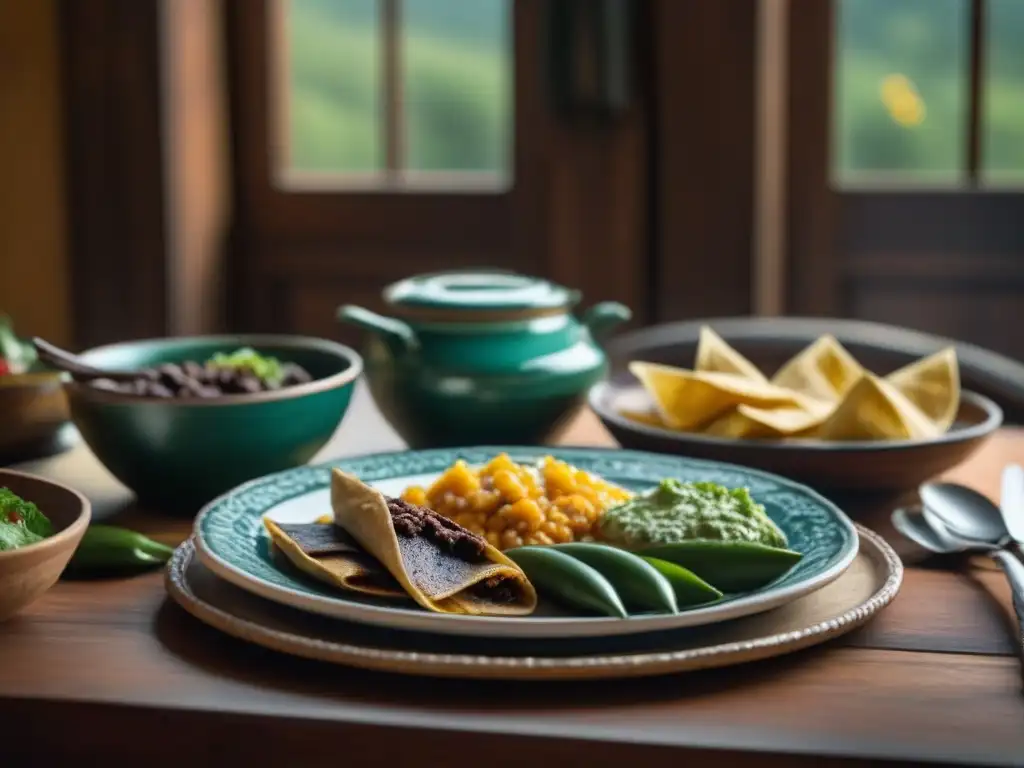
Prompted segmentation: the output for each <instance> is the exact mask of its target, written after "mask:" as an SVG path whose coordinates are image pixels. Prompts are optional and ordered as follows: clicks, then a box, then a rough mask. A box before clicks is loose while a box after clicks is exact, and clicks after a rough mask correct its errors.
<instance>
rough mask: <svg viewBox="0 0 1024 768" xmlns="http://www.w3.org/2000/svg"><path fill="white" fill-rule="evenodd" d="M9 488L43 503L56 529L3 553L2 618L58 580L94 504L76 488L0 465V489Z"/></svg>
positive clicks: (0, 567) (0, 557)
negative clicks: (41, 539)
mask: <svg viewBox="0 0 1024 768" xmlns="http://www.w3.org/2000/svg"><path fill="white" fill-rule="evenodd" d="M3 487H6V488H10V489H11V490H12V491H13V492H14V493H16V494H18V495H19V496H20V497H21V498H23V499H25V500H27V501H31V502H33V503H35V504H36V506H38V507H39V509H40V511H41V512H42V513H43V514H44V515H46V516H47V517H48V518H49V519H50V522H52V523H53V528H54V531H55V533H54V534H53V536H51V537H50V538H48V539H44V540H43V541H40V542H38V543H36V544H30V545H28V546H27V547H21V548H19V549H12V550H8V551H6V552H0V621H4V620H5V619H9V618H10V617H11V616H13V615H14V614H15V613H17V612H18V611H20V610H21V609H22V608H24V607H25V606H27V605H29V604H31V603H32V602H33V601H35V600H36V599H37V598H38V597H39V596H40V595H42V594H43V593H44V592H46V590H48V589H49V588H50V587H52V586H53V585H54V583H55V582H56V581H57V579H58V578H59V577H60V575H61V573H63V571H64V568H65V567H66V566H67V564H68V561H69V560H71V556H72V555H73V554H74V553H75V549H77V547H78V543H79V542H80V541H81V540H82V535H83V534H84V533H85V529H86V528H88V527H89V519H90V518H91V517H92V505H91V504H90V503H89V500H88V499H87V498H85V496H83V495H82V494H80V493H79V492H78V491H74V490H72V489H71V488H68V487H67V486H64V485H60V484H59V483H55V482H53V481H51V480H44V479H43V478H41V477H36V476H35V475H29V474H26V473H24V472H15V471H14V470H10V469H0V488H3Z"/></svg>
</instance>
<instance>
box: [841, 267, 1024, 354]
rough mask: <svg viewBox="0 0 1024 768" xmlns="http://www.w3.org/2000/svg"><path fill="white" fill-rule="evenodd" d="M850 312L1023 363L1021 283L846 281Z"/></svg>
mask: <svg viewBox="0 0 1024 768" xmlns="http://www.w3.org/2000/svg"><path fill="white" fill-rule="evenodd" d="M848 292H849V293H848V297H849V298H848V301H849V311H850V314H851V315H852V316H854V317H859V318H864V319H865V320H874V321H877V322H882V323H891V324H894V325H902V326H905V327H907V328H913V329H915V330H921V331H927V332H930V333H936V334H940V335H943V336H949V337H952V338H956V339H960V340H962V341H967V342H971V343H974V344H978V345H979V346H983V347H986V348H988V349H991V350H993V351H996V352H1001V353H1003V354H1006V355H1009V356H1010V357H1014V358H1016V359H1018V360H1024V335H1022V334H1021V333H1020V331H1019V328H1020V318H1021V308H1022V307H1021V295H1022V293H1024V282H1020V281H1018V282H1016V283H1015V284H1008V285H1004V286H1001V287H1000V288H999V289H993V288H989V289H978V288H974V289H971V288H968V289H967V290H965V287H964V285H963V283H962V282H960V281H958V280H948V281H945V282H935V281H933V282H931V283H930V284H927V285H921V283H920V282H919V281H918V280H915V279H913V278H909V279H903V280H900V279H894V278H891V277H887V278H885V279H884V280H866V279H859V280H858V279H854V280H851V282H850V284H849V287H848Z"/></svg>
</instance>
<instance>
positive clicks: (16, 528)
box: [0, 488, 53, 552]
mask: <svg viewBox="0 0 1024 768" xmlns="http://www.w3.org/2000/svg"><path fill="white" fill-rule="evenodd" d="M52 535H53V525H52V524H51V523H50V520H49V519H48V518H47V517H46V515H44V514H43V513H42V512H40V511H39V507H37V506H36V505H35V504H33V503H32V502H31V501H25V500H24V499H23V498H21V497H20V496H18V495H17V494H16V493H14V491H12V490H11V489H9V488H0V552H3V551H5V550H8V549H17V548H18V547H24V546H27V545H28V544H35V543H36V542H37V541H42V540H43V539H45V538H47V537H49V536H52Z"/></svg>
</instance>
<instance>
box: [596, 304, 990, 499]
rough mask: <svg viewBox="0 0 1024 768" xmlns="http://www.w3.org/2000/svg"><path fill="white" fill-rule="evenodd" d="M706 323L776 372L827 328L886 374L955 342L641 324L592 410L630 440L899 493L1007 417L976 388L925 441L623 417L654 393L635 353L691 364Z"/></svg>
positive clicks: (870, 329)
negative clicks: (636, 365)
mask: <svg viewBox="0 0 1024 768" xmlns="http://www.w3.org/2000/svg"><path fill="white" fill-rule="evenodd" d="M702 325H709V326H710V327H712V328H713V329H715V330H716V331H717V332H718V333H719V334H720V335H722V337H723V338H724V339H725V340H726V341H727V342H728V343H729V344H730V345H732V346H733V347H735V348H736V349H737V351H739V352H740V353H741V354H743V355H744V356H745V357H747V358H748V359H749V360H750V361H751V362H753V363H754V364H755V365H757V366H758V367H759V368H760V369H761V370H764V371H774V370H776V369H777V368H778V367H779V365H781V364H782V363H783V362H784V361H785V360H787V359H788V358H789V357H791V356H792V355H793V354H796V353H797V352H799V351H800V350H801V349H803V348H804V347H805V346H806V345H807V344H809V343H810V342H812V341H814V340H815V339H816V338H818V337H819V336H821V335H822V334H823V333H832V334H833V335H835V336H836V338H837V339H838V340H839V341H840V343H842V344H843V345H844V346H845V347H847V349H849V350H850V352H851V353H852V354H853V355H854V356H855V357H856V358H857V359H858V360H859V361H861V362H862V364H864V365H865V367H867V368H868V369H869V370H873V371H876V372H878V373H881V374H884V373H887V372H889V371H891V370H893V369H895V368H897V367H899V366H901V365H904V364H906V363H908V362H911V361H912V360H914V359H916V358H918V357H920V356H923V355H925V354H930V353H931V352H934V351H937V350H938V349H940V348H942V346H946V341H948V340H943V339H929V338H928V337H925V336H923V335H921V334H910V335H911V336H913V337H914V338H912V339H911V340H910V341H912V342H914V343H910V341H907V339H905V338H904V335H901V332H900V331H899V329H894V333H892V334H888V333H886V328H885V326H878V325H876V324H869V323H857V322H851V321H813V320H807V319H802V318H799V319H789V318H784V319H772V320H763V319H755V318H744V319H736V318H725V319H720V320H703V321H698V322H692V323H678V324H674V325H669V326H660V327H653V328H648V329H644V330H642V331H638V332H634V333H631V334H628V335H625V336H623V337H620V338H618V339H616V340H615V344H614V345H613V346H612V347H611V348H610V354H611V356H612V360H613V368H614V370H613V372H612V374H611V376H610V377H609V379H608V380H607V381H606V382H601V383H599V384H597V385H596V386H594V387H593V388H592V389H591V391H590V394H589V404H590V406H591V408H592V409H593V410H594V412H595V413H597V415H598V416H599V417H600V418H601V421H602V422H603V423H604V425H605V427H606V428H607V429H608V431H609V432H611V434H612V435H613V436H614V437H615V439H616V440H617V441H618V442H619V444H620V445H622V446H623V447H626V448H632V449H636V450H645V451H655V452H658V453H669V454H678V455H682V456H693V457H699V458H706V459H713V460H718V461H730V462H735V463H737V464H743V465H745V466H750V467H757V468H758V469H764V470H767V471H770V472H775V473H778V474H780V475H783V476H785V477H789V478H792V479H795V480H798V481H801V482H805V483H807V484H808V485H809V486H811V487H813V488H815V489H817V490H819V491H822V492H823V493H826V494H828V495H846V494H850V493H865V492H871V493H876V492H877V493H885V494H889V493H892V494H900V493H903V492H907V491H912V490H913V489H915V488H917V486H918V485H920V483H922V482H924V481H925V480H928V479H929V478H932V477H934V476H935V475H937V474H940V473H942V472H944V471H945V470H947V469H950V468H952V467H954V466H956V465H957V464H960V463H961V462H963V461H964V460H965V459H966V458H967V457H968V456H970V455H971V454H972V453H974V451H976V450H977V449H978V448H979V447H980V446H981V445H982V444H983V443H984V441H985V440H986V439H988V437H990V436H991V435H992V433H993V432H995V431H996V430H997V429H998V428H999V427H1000V425H1001V424H1002V421H1003V413H1002V410H1001V409H1000V407H999V406H998V405H996V403H995V402H993V401H992V400H991V399H990V398H988V397H986V396H984V395H981V394H978V393H976V392H970V391H963V392H962V395H961V403H960V410H959V413H958V415H957V418H956V421H955V423H954V424H953V426H952V427H951V428H950V429H949V431H948V432H946V433H945V434H943V435H941V436H939V437H937V438H934V439H928V440H900V441H881V440H879V441H844V442H832V441H817V440H806V439H804V440H796V439H794V440H744V439H735V438H723V437H714V436H709V435H703V434H696V433H686V432H678V431H675V430H669V429H662V428H658V427H654V426H648V425H645V424H640V423H637V422H636V421H633V420H631V419H628V418H626V417H624V416H622V415H621V411H622V410H623V409H626V410H643V408H644V406H646V404H647V403H649V398H648V396H647V393H646V392H645V391H644V389H643V387H642V386H641V384H640V383H639V382H638V381H637V380H636V378H635V377H634V376H633V375H632V374H631V373H629V371H628V370H627V368H626V366H627V365H628V363H629V361H630V360H646V361H650V362H658V363H665V364H668V365H675V366H680V367H684V368H689V367H691V366H692V364H693V360H694V356H695V354H696V347H697V342H698V339H699V332H700V327H701V326H702ZM901 341H902V342H905V344H904V346H905V347H906V348H905V349H904V348H903V347H901V346H900V342H901ZM969 351H970V350H968V352H969ZM959 352H960V350H959V348H958V354H959ZM968 359H970V358H969V355H968ZM961 370H962V372H963V380H964V382H965V384H966V383H969V382H970V381H971V371H969V370H964V366H963V363H961Z"/></svg>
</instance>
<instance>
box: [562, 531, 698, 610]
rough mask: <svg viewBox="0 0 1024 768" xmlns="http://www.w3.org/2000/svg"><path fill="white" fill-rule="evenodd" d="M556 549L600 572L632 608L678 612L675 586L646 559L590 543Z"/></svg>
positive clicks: (568, 545) (615, 548)
mask: <svg viewBox="0 0 1024 768" xmlns="http://www.w3.org/2000/svg"><path fill="white" fill-rule="evenodd" d="M554 549H555V550H557V551H559V552H565V553H566V554H567V555H570V556H571V557H574V558H576V559H577V560H579V561H581V562H583V563H586V564H587V565H589V566H590V567H592V568H594V569H595V570H597V572H598V573H600V574H601V575H602V576H604V577H605V578H606V579H608V581H609V582H611V585H612V587H614V589H615V591H616V592H617V593H618V595H619V597H620V598H621V599H622V601H623V602H624V603H625V604H626V605H627V606H628V607H630V608H632V607H634V606H635V607H637V608H640V609H642V610H653V611H658V612H659V613H676V612H677V611H678V608H677V606H676V593H675V592H674V591H673V589H672V584H671V583H670V581H669V580H668V579H666V578H665V577H664V576H663V575H662V574H660V573H659V572H658V570H657V569H656V568H655V567H654V566H653V565H651V564H650V563H648V562H647V561H646V560H644V559H643V558H641V557H637V556H636V555H634V554H631V553H629V552H627V551H626V550H624V549H619V548H618V547H610V546H608V545H607V544H591V543H589V542H579V541H577V542H573V543H571V544H557V545H555V546H554ZM702 583H703V582H702Z"/></svg>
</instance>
